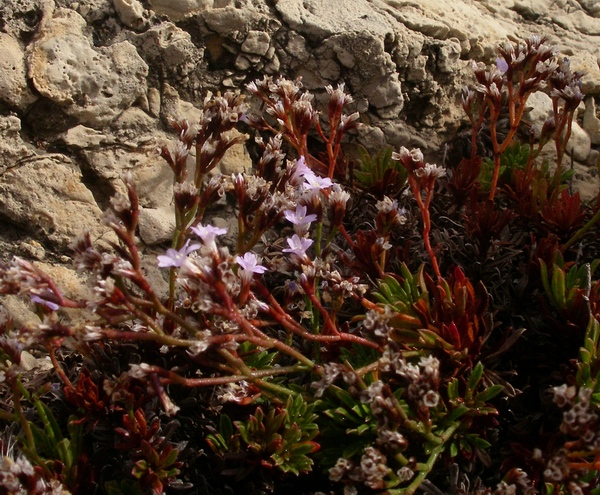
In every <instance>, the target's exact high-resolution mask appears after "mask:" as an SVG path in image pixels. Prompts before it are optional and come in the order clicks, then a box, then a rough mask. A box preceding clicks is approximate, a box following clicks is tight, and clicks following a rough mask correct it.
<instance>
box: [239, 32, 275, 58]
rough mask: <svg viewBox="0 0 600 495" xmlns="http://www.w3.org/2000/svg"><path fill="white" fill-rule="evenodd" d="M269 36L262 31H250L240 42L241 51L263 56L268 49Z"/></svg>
mask: <svg viewBox="0 0 600 495" xmlns="http://www.w3.org/2000/svg"><path fill="white" fill-rule="evenodd" d="M270 43H271V37H270V36H269V34H268V33H265V32H264V31H250V32H249V33H248V36H246V39H245V40H244V42H243V43H242V51H243V52H245V53H253V54H255V55H260V56H261V57H264V56H265V55H266V54H267V52H268V51H269V45H270Z"/></svg>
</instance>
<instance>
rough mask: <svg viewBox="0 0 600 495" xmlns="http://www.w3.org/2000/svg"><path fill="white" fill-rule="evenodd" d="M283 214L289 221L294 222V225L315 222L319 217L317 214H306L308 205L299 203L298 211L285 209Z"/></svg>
mask: <svg viewBox="0 0 600 495" xmlns="http://www.w3.org/2000/svg"><path fill="white" fill-rule="evenodd" d="M283 216H284V217H285V218H286V220H288V221H289V222H292V223H293V224H294V225H306V224H310V223H312V222H314V221H315V220H316V219H317V215H315V214H310V215H307V214H306V206H304V205H298V206H296V211H292V210H285V211H284V212H283Z"/></svg>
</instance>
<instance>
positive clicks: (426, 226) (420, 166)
mask: <svg viewBox="0 0 600 495" xmlns="http://www.w3.org/2000/svg"><path fill="white" fill-rule="evenodd" d="M392 159H394V160H397V161H399V162H400V163H401V164H402V165H403V166H404V168H406V170H407V171H408V183H409V185H410V189H411V192H412V194H413V196H414V198H415V200H416V201H417V205H418V207H419V211H420V212H421V218H422V219H423V242H424V243H425V249H426V250H427V253H428V254H429V258H430V260H431V264H432V265H433V270H434V272H435V274H436V276H437V278H438V279H441V278H442V274H441V272H440V268H439V265H438V262H437V257H436V255H435V251H434V249H433V248H432V246H431V240H430V238H429V234H430V232H431V214H430V211H429V207H430V206H431V201H432V199H433V194H434V191H435V185H436V182H437V179H439V178H440V177H443V176H444V175H446V170H445V169H444V168H442V167H439V166H437V165H435V164H431V163H427V164H426V163H425V161H424V157H423V153H422V152H421V150H420V149H413V150H410V151H409V150H408V149H407V148H405V147H404V146H402V147H401V148H400V151H398V152H397V153H396V152H395V153H393V154H392ZM421 193H424V196H425V197H424V198H423V197H422V194H421Z"/></svg>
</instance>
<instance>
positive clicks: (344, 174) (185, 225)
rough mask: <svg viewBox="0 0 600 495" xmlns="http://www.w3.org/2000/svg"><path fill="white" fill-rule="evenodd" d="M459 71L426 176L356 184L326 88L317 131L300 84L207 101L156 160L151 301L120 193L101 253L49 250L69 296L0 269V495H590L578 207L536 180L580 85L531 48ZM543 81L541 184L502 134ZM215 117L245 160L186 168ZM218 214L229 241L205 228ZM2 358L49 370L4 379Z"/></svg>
mask: <svg viewBox="0 0 600 495" xmlns="http://www.w3.org/2000/svg"><path fill="white" fill-rule="evenodd" d="M475 77H476V79H477V81H478V82H477V86H476V90H475V91H471V90H466V91H465V92H464V100H463V103H464V107H465V110H466V111H467V115H468V117H469V119H470V121H471V123H472V126H473V134H472V140H473V143H472V147H471V153H470V155H469V156H466V157H464V159H463V160H462V161H459V162H458V163H448V164H447V165H448V166H447V168H442V167H440V166H438V165H434V164H428V163H425V161H424V158H423V154H422V152H421V151H420V150H411V151H409V150H408V149H406V148H400V150H398V151H397V152H396V153H392V152H391V151H386V152H385V153H384V154H383V155H379V156H378V155H375V158H373V159H368V158H366V157H365V153H364V152H363V153H362V156H361V157H359V161H360V166H359V168H358V169H356V170H357V174H356V177H354V176H353V174H352V170H354V169H355V168H354V166H353V164H352V161H351V159H350V158H347V157H345V156H344V155H343V142H344V140H346V139H348V138H349V137H350V135H351V132H349V131H352V130H353V129H354V128H356V126H357V125H358V115H357V114H348V113H346V110H347V108H348V106H349V105H351V103H352V98H351V96H350V95H348V94H347V93H346V91H345V86H344V85H343V84H340V85H338V86H337V88H335V89H334V88H333V87H327V88H325V90H324V94H326V95H328V97H329V103H328V107H327V111H326V112H324V114H323V115H324V116H323V115H321V114H320V113H319V112H317V111H316V110H315V108H314V107H313V101H314V98H313V96H312V94H311V93H309V92H307V91H304V90H303V88H302V84H301V81H300V80H296V81H290V80H287V79H285V78H277V79H274V78H271V77H265V78H264V79H262V80H260V81H255V82H253V83H250V84H249V85H248V90H249V92H250V93H251V94H252V95H253V96H254V97H255V98H256V99H257V100H258V101H259V103H260V104H261V105H262V110H263V111H264V112H262V113H260V114H257V115H255V114H253V113H252V112H251V111H250V109H249V108H250V107H249V106H248V105H246V103H245V101H244V99H243V97H242V96H241V95H240V94H237V93H225V94H224V95H208V96H207V98H206V99H205V100H204V102H203V109H202V116H201V119H200V121H199V122H194V123H190V122H188V121H186V120H185V119H180V120H176V121H175V122H174V124H173V127H174V130H175V136H174V138H175V141H174V143H172V144H170V145H165V146H163V147H162V148H161V149H160V154H161V156H163V158H164V159H165V160H166V162H167V163H168V164H169V166H170V167H171V169H172V171H173V174H174V185H173V198H174V204H175V216H176V229H175V231H174V233H173V239H172V242H171V245H170V246H169V247H167V246H165V248H164V250H163V251H162V252H159V253H157V254H156V256H155V257H154V258H153V260H154V263H155V264H156V267H158V268H159V269H161V270H163V273H164V276H165V279H166V280H168V282H169V284H168V290H167V291H166V293H162V292H160V291H158V289H156V288H155V287H153V286H152V284H151V283H150V280H149V279H148V277H147V276H146V271H145V267H144V264H143V262H142V256H141V247H140V244H139V242H138V239H137V237H136V233H137V222H138V216H139V211H138V197H137V193H136V188H135V184H134V182H133V180H132V178H131V176H124V177H123V181H124V184H125V188H124V192H123V193H122V194H117V195H116V196H115V197H114V198H113V199H112V200H111V207H110V209H109V211H108V212H107V213H106V216H105V223H106V224H107V225H108V226H109V227H111V228H112V229H113V231H114V232H115V235H116V237H117V239H118V242H116V243H114V244H112V246H111V249H108V250H105V251H101V250H99V249H97V248H95V247H94V246H93V245H92V242H91V239H90V236H89V235H86V234H84V235H82V237H80V238H79V239H77V240H75V241H74V242H73V244H72V249H73V260H74V264H75V266H76V268H77V269H78V270H79V271H80V272H82V273H85V274H86V275H88V276H89V277H90V281H91V283H92V285H93V296H92V297H91V298H88V299H72V298H68V297H66V296H65V295H64V293H63V291H61V289H60V287H59V286H58V284H56V283H55V282H54V281H53V280H52V278H51V277H49V276H48V275H46V274H45V273H44V272H43V271H41V270H40V269H39V268H38V267H37V266H35V264H33V263H31V262H28V261H26V260H23V259H19V258H15V259H13V260H12V261H10V262H7V263H3V264H2V265H1V267H0V292H1V293H3V294H19V295H21V296H23V297H24V298H25V299H26V300H28V301H29V302H30V304H32V305H33V307H34V308H35V309H36V311H37V313H38V314H39V317H40V321H39V323H37V324H33V323H32V324H29V325H27V326H25V327H22V328H16V327H15V325H14V324H13V323H12V322H11V321H10V318H5V319H4V320H2V322H1V325H0V327H1V333H2V335H1V336H0V387H2V390H3V392H4V396H5V397H6V399H5V400H4V402H3V404H2V407H1V408H0V419H1V420H2V421H3V422H4V423H5V424H6V425H7V429H8V428H10V427H9V426H8V425H9V424H12V423H14V424H16V425H18V430H19V431H18V433H17V435H18V440H17V441H16V443H15V441H13V443H11V445H12V447H11V450H12V451H11V452H8V451H7V452H5V451H4V450H2V454H3V456H4V457H3V462H4V464H3V465H5V466H8V468H10V471H11V473H13V474H14V475H13V476H8V477H7V476H4V477H0V488H1V489H3V490H8V491H9V492H10V493H13V492H15V493H19V490H21V492H23V493H24V491H23V490H25V491H26V490H30V492H31V493H38V492H39V493H61V491H62V493H68V492H69V491H70V492H71V493H78V492H81V491H83V490H93V491H95V492H105V493H110V494H120V493H134V494H141V493H155V494H160V493H163V492H164V493H175V492H183V493H201V492H202V490H204V492H207V491H223V490H229V491H231V490H237V491H239V492H244V493H246V492H248V493H273V492H274V493H282V492H283V491H288V492H290V493H303V494H306V493H317V492H331V493H342V492H343V493H344V494H350V493H388V494H395V495H409V494H413V493H418V492H426V493H433V494H439V493H489V494H496V495H500V494H508V493H511V494H515V493H524V494H533V493H540V494H541V493H548V494H550V493H553V494H559V493H560V494H567V493H585V494H587V493H590V494H592V493H598V490H597V488H598V470H599V465H598V462H599V461H598V459H599V454H598V445H597V443H598V438H599V437H598V426H599V420H598V418H599V417H600V412H599V401H600V399H599V397H600V388H599V387H600V385H599V377H598V369H599V363H600V361H599V357H598V355H599V352H598V345H599V342H598V340H599V338H598V336H599V335H600V331H599V330H598V329H599V328H600V327H599V325H598V320H599V318H600V304H599V303H598V302H599V301H600V296H599V294H600V289H599V287H600V283H599V282H598V281H597V280H595V279H593V274H594V270H595V268H596V266H597V265H598V263H600V262H599V261H595V259H596V258H598V257H600V256H599V252H600V246H598V244H597V241H596V240H595V238H596V237H597V233H598V232H597V220H598V218H600V213H599V212H598V211H597V205H596V206H588V205H586V204H585V203H583V202H582V201H581V200H580V198H579V197H578V196H576V195H574V194H571V193H570V192H568V191H567V189H565V187H564V185H563V184H562V183H561V180H562V178H563V174H562V173H561V171H560V163H561V161H562V158H563V154H564V149H565V146H566V142H567V139H568V133H569V128H570V127H569V126H570V124H569V122H570V121H571V120H570V119H572V117H573V114H574V113H573V112H574V107H573V105H575V102H576V100H577V99H579V101H580V93H578V88H579V89H580V75H578V74H576V73H575V74H574V73H571V72H570V71H569V69H568V63H567V62H565V61H564V60H562V61H561V60H557V58H556V53H555V50H554V49H553V48H552V47H550V46H549V45H548V43H547V41H546V40H545V39H543V38H537V37H534V38H530V39H528V40H525V41H524V42H521V43H517V44H516V45H515V44H504V45H502V46H501V47H500V48H499V57H498V59H497V61H496V63H495V65H494V66H492V67H491V68H484V67H480V66H478V67H477V68H476V70H475ZM543 83H548V84H549V85H550V86H549V87H551V88H552V89H551V97H552V98H553V99H554V101H555V116H554V124H553V125H548V126H546V127H545V130H543V131H542V141H543V142H548V141H549V140H551V139H552V137H553V136H554V142H555V145H556V148H557V155H558V158H557V169H556V170H557V172H555V173H554V175H553V176H550V175H549V172H548V170H547V168H545V167H544V166H543V165H539V164H538V163H537V161H536V158H537V156H538V155H537V154H536V153H535V152H532V151H531V150H532V149H533V148H532V147H531V143H530V142H529V137H528V138H527V139H528V141H527V142H526V143H520V142H519V139H520V136H521V135H520V134H519V125H520V122H521V121H522V118H523V115H524V112H525V109H526V101H527V98H528V96H529V95H530V94H531V93H532V92H534V91H537V90H539V89H541V88H542V85H543ZM504 114H507V115H508V127H507V129H506V132H505V133H504V134H502V133H501V132H500V131H501V116H502V115H504ZM237 125H242V126H246V130H249V131H251V132H252V133H253V134H254V139H255V142H256V144H257V149H259V150H260V152H261V153H262V154H261V156H260V157H259V158H258V159H257V162H256V165H255V170H254V171H253V172H248V173H240V174H234V175H232V176H223V175H218V174H217V175H213V176H211V175H210V174H209V172H211V171H215V170H217V168H218V164H219V161H220V160H221V159H222V157H223V155H224V154H225V153H226V151H227V149H229V148H230V147H231V146H233V145H234V144H237V143H240V142H241V141H242V139H243V138H242V137H240V135H239V134H236V133H235V132H234V129H235V127H236V126H237ZM484 129H489V133H490V143H491V149H490V150H488V151H489V152H490V155H491V156H492V164H491V165H492V168H491V181H490V183H489V190H488V189H487V185H486V178H485V177H484V175H483V174H480V172H481V169H482V163H484V158H485V157H484V156H479V152H480V151H479V150H480V148H479V147H478V146H477V142H476V141H477V137H478V135H479V134H480V132H482V131H483V130H484ZM553 133H556V134H553ZM501 134H502V136H501ZM565 136H566V138H565ZM311 137H312V138H316V139H320V140H321V145H322V147H321V152H320V153H319V152H317V151H316V150H313V149H311V145H310V144H309V143H311V142H313V140H312V139H309V138H311ZM542 144H543V143H541V144H540V146H541V145H542ZM527 146H529V148H527ZM323 150H324V151H323ZM192 155H195V161H194V159H193V158H192ZM188 162H193V163H188ZM190 165H192V166H191V167H189V166H190ZM188 167H189V171H188ZM371 168H372V169H373V174H372V177H371V179H372V180H370V179H369V176H370V169H371ZM386 177H388V178H393V187H388V186H385V187H384V185H382V181H385V180H386ZM354 178H356V179H357V180H356V181H355V180H354ZM224 196H226V197H227V199H228V201H229V203H230V204H232V205H234V208H235V211H236V216H237V219H236V220H237V221H236V222H232V223H231V224H230V225H229V227H228V228H225V227H223V226H221V225H215V223H214V222H213V221H212V220H211V218H212V217H211V214H212V211H213V209H215V208H218V203H219V199H220V198H222V197H224ZM594 210H596V211H594ZM226 234H227V238H226ZM231 237H233V238H234V240H233V242H232V241H231ZM575 246H577V249H575ZM474 260H475V261H474ZM68 311H72V312H74V311H78V312H80V313H83V314H84V316H83V317H80V318H79V319H74V320H65V319H64V318H63V316H64V313H65V312H68ZM25 352H30V353H33V354H35V355H37V356H39V357H42V356H48V358H49V361H50V363H51V365H52V371H46V372H45V374H41V372H37V374H36V372H35V371H32V370H30V369H27V366H25V364H24V362H23V359H22V358H23V355H24V353H25ZM40 377H41V378H40ZM44 381H46V382H47V383H46V384H45V385H42V383H43V382H44ZM12 428H13V430H10V431H15V430H14V428H15V427H14V426H12ZM533 429H534V430H535V431H539V432H543V434H540V435H538V436H531V434H530V432H531V431H532V430H533ZM290 479H294V481H293V485H290ZM36 490H37V491H36ZM49 490H52V491H49Z"/></svg>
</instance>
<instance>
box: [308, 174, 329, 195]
mask: <svg viewBox="0 0 600 495" xmlns="http://www.w3.org/2000/svg"><path fill="white" fill-rule="evenodd" d="M332 185H333V182H331V179H330V178H329V177H319V176H318V175H316V174H315V173H314V172H313V171H312V170H311V171H310V173H308V172H307V173H306V174H304V184H303V186H304V188H305V189H306V190H308V191H312V190H314V189H316V190H321V189H327V188H328V187H331V186H332Z"/></svg>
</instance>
